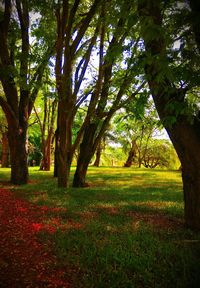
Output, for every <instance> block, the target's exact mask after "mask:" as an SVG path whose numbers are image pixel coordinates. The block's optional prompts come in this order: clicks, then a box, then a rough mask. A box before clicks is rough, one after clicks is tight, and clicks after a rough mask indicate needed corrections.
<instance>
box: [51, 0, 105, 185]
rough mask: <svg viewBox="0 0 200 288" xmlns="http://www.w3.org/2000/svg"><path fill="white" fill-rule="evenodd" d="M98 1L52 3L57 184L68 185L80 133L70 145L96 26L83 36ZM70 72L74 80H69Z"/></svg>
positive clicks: (70, 78)
mask: <svg viewBox="0 0 200 288" xmlns="http://www.w3.org/2000/svg"><path fill="white" fill-rule="evenodd" d="M99 3H100V0H94V1H93V2H92V3H90V4H91V5H89V4H88V2H86V3H81V1H80V0H74V1H73V3H72V5H71V3H69V1H67V0H63V1H61V2H59V3H58V4H57V6H56V19H57V41H56V65H55V74H56V88H57V92H58V117H57V133H56V139H57V144H56V155H57V157H56V161H57V163H58V186H59V187H67V186H68V185H69V173H70V166H71V162H72V158H73V154H74V151H75V149H76V147H77V144H78V142H79V140H78V139H79V138H80V136H77V137H78V138H77V141H75V143H74V145H73V143H72V126H73V122H74V117H75V114H76V111H77V100H78V99H77V94H78V92H79V90H80V86H81V84H82V81H83V79H84V76H85V72H86V69H87V66H88V63H89V59H90V55H91V51H92V48H93V46H94V43H95V41H96V34H97V29H98V27H97V29H95V31H93V33H94V34H93V36H92V37H89V39H88V38H87V39H83V38H84V36H85V34H86V32H87V29H88V28H89V25H90V23H91V21H92V19H94V21H95V17H94V16H95V14H96V11H97V8H98V5H99ZM84 40H85V41H84ZM88 42H89V44H88ZM85 46H86V48H85ZM79 55H81V56H82V58H81V59H80V58H79V57H78V56H79ZM76 60H77V61H79V63H78V64H77V66H76V65H75V62H76ZM74 70H75V72H74ZM73 72H74V73H73ZM73 75H74V82H73V81H72V78H73ZM80 134H81V131H80Z"/></svg>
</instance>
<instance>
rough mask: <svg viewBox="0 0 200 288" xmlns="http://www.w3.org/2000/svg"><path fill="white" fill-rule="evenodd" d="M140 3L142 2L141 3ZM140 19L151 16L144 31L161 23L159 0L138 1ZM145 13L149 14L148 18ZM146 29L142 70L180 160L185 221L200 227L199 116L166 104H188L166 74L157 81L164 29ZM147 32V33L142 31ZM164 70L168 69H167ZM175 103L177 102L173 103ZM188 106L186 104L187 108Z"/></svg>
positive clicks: (182, 90)
mask: <svg viewBox="0 0 200 288" xmlns="http://www.w3.org/2000/svg"><path fill="white" fill-rule="evenodd" d="M140 5H141V6H140ZM138 7H139V15H140V17H141V19H140V21H141V23H143V20H144V18H145V19H150V21H149V22H148V25H149V26H148V25H146V29H147V31H149V30H148V29H150V27H151V25H154V26H155V25H156V26H157V27H161V26H162V11H161V6H160V1H157V0H152V1H147V0H145V1H142V3H140V2H139V6H138ZM147 17H148V18H147ZM147 31H143V38H144V40H145V48H146V51H147V54H148V55H150V56H151V57H152V58H151V59H154V61H151V63H148V64H146V67H145V72H146V75H147V78H148V83H149V87H150V90H151V93H152V96H153V99H154V102H155V106H156V109H157V111H158V114H159V117H160V119H161V120H162V122H163V123H164V126H165V128H166V130H167V132H168V134H169V136H170V139H171V141H172V143H173V145H174V147H175V149H176V152H177V154H178V156H179V158H180V161H181V167H182V180H183V191H184V204H185V209H184V213H185V224H186V225H187V226H188V227H190V228H192V229H197V230H200V150H199V147H200V132H199V131H200V121H199V117H198V116H194V117H193V121H191V120H190V119H188V116H187V114H186V115H184V114H183V113H182V115H180V114H179V115H178V116H176V117H175V113H176V111H175V108H174V110H173V109H170V108H169V105H168V104H169V102H170V103H171V105H172V104H173V103H174V105H177V104H179V105H182V106H183V105H184V106H185V107H186V106H187V102H186V101H185V94H186V90H185V89H183V88H180V89H177V88H175V85H173V83H170V81H169V80H168V78H167V76H165V79H163V81H162V82H159V79H160V78H159V76H160V73H163V74H162V76H163V75H165V74H164V69H165V67H163V68H162V69H163V70H160V65H159V61H163V60H165V63H166V52H165V49H166V47H165V39H164V35H163V33H162V34H161V33H160V34H158V35H157V38H155V37H154V38H153V39H150V38H148V36H147V35H148V33H147ZM145 32H146V33H145ZM166 70H167V69H166ZM175 107H177V106H175ZM188 109H189V108H188ZM172 117H173V119H175V123H171V124H170V123H169V122H167V121H166V119H170V118H172Z"/></svg>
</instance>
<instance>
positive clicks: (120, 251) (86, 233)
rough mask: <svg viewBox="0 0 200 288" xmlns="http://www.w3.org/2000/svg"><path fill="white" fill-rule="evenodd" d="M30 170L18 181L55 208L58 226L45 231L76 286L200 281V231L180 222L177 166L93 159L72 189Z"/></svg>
mask: <svg viewBox="0 0 200 288" xmlns="http://www.w3.org/2000/svg"><path fill="white" fill-rule="evenodd" d="M73 172H74V168H72V174H73ZM30 173H31V183H30V184H29V185H24V186H23V187H17V188H14V189H16V190H17V193H18V194H21V195H23V197H24V196H25V197H26V198H27V199H29V200H30V201H31V202H34V203H36V204H37V205H40V206H42V207H46V206H49V207H53V208H57V210H55V209H54V210H52V212H49V214H48V215H47V217H46V220H45V221H46V222H48V223H49V224H51V225H54V226H55V227H56V228H57V230H56V232H55V233H54V234H51V235H48V234H46V233H45V232H41V235H40V236H41V239H43V241H46V239H48V238H50V239H51V240H52V241H54V243H55V250H56V253H57V255H58V257H59V259H60V261H61V263H63V264H64V265H66V267H67V269H66V273H67V274H68V276H69V277H70V279H72V283H73V287H76V288H79V287H84V288H87V287H88V288H92V287H95V288H96V287H98V288H100V287H102V288H105V287H109V288H114V287H116V288H117V287H120V288H121V287H124V288H128V287H131V288H132V287H136V288H138V287H139V288H140V287H180V288H182V287H199V283H200V274H199V271H200V234H199V233H194V232H191V231H190V230H188V229H185V228H184V226H183V199H182V198H183V195H182V183H181V175H180V172H176V171H165V170H148V169H132V168H107V167H104V168H93V167H91V168H90V169H89V173H88V182H89V184H90V187H89V188H85V189H73V188H70V189H68V190H66V189H61V188H57V185H56V184H57V183H56V180H55V179H53V177H52V173H51V172H39V171H38V168H36V167H33V168H31V170H30ZM0 176H1V179H2V178H3V179H8V171H7V170H6V169H1V170H0ZM53 211H54V212H53ZM55 211H60V212H59V213H58V212H55Z"/></svg>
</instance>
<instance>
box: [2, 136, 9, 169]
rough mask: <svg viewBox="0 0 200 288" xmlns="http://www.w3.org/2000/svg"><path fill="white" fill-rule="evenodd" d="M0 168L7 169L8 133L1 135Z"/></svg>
mask: <svg viewBox="0 0 200 288" xmlns="http://www.w3.org/2000/svg"><path fill="white" fill-rule="evenodd" d="M1 167H2V168H5V167H9V144H8V133H7V132H3V133H2V156H1Z"/></svg>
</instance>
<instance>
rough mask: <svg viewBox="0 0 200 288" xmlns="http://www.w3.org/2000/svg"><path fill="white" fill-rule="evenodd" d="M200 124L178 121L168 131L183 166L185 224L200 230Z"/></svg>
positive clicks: (185, 120)
mask: <svg viewBox="0 0 200 288" xmlns="http://www.w3.org/2000/svg"><path fill="white" fill-rule="evenodd" d="M199 131H200V123H199V120H195V121H194V123H193V124H190V123H189V122H188V121H187V119H184V118H182V119H180V120H179V121H177V123H176V125H175V126H174V128H173V129H168V133H169V136H170V138H171V140H172V142H173V144H174V147H175V149H176V151H177V154H178V156H179V158H180V161H181V166H182V179H183V192H184V205H185V207H184V208H185V209H184V214H185V223H186V225H187V226H188V227H190V228H192V229H198V230H199V229H200V152H199V147H200V133H199Z"/></svg>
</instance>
